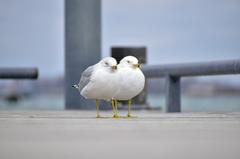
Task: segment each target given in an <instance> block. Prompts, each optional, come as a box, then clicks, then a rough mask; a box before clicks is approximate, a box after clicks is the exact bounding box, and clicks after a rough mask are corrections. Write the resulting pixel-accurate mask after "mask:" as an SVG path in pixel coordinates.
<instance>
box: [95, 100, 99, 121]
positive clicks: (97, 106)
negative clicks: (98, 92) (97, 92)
mask: <svg viewBox="0 0 240 159" xmlns="http://www.w3.org/2000/svg"><path fill="white" fill-rule="evenodd" d="M96 110H97V116H96V118H100V114H99V100H98V99H96Z"/></svg>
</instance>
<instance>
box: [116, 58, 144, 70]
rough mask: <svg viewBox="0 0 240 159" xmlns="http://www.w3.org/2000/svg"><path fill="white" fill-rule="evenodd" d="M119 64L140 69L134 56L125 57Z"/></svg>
mask: <svg viewBox="0 0 240 159" xmlns="http://www.w3.org/2000/svg"><path fill="white" fill-rule="evenodd" d="M120 64H121V65H123V66H127V67H133V68H140V64H139V63H138V59H137V58H136V57H134V56H126V57H124V58H123V59H122V60H121V61H120Z"/></svg>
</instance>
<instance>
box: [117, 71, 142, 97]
mask: <svg viewBox="0 0 240 159" xmlns="http://www.w3.org/2000/svg"><path fill="white" fill-rule="evenodd" d="M118 75H119V79H120V80H119V81H120V82H119V84H118V85H117V87H116V88H117V89H116V90H117V91H116V93H115V94H114V98H116V99H118V100H128V99H131V98H133V97H135V96H137V95H138V94H139V93H140V92H141V91H142V90H143V88H144V85H145V77H144V75H143V73H142V71H141V70H140V69H133V68H128V67H124V68H119V73H118Z"/></svg>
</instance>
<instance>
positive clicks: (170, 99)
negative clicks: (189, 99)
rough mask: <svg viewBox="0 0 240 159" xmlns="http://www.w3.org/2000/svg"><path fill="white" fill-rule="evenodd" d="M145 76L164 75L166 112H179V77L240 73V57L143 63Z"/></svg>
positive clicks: (157, 76)
mask: <svg viewBox="0 0 240 159" xmlns="http://www.w3.org/2000/svg"><path fill="white" fill-rule="evenodd" d="M142 70H143V72H144V74H145V76H146V78H159V77H165V78H166V80H167V82H166V106H167V112H181V82H180V81H181V77H186V76H208V75H227V74H240V59H237V60H225V61H211V62H198V63H182V64H166V65H145V66H143V68H142Z"/></svg>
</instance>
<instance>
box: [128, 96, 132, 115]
mask: <svg viewBox="0 0 240 159" xmlns="http://www.w3.org/2000/svg"><path fill="white" fill-rule="evenodd" d="M131 106H132V99H129V100H128V114H127V117H131Z"/></svg>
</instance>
